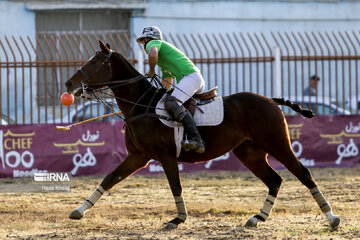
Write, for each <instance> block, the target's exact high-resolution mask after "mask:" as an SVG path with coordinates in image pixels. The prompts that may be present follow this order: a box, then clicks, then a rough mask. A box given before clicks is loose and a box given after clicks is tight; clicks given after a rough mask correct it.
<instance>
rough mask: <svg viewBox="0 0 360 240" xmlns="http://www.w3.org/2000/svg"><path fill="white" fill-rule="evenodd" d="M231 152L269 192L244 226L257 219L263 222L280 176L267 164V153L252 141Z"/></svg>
mask: <svg viewBox="0 0 360 240" xmlns="http://www.w3.org/2000/svg"><path fill="white" fill-rule="evenodd" d="M233 152H234V154H235V155H236V156H237V157H238V158H239V159H240V160H241V162H242V163H243V164H244V165H245V166H246V167H247V168H248V169H249V170H250V171H251V172H252V173H254V174H255V176H257V177H258V178H260V179H261V180H262V181H263V182H264V183H265V185H266V186H267V187H268V188H269V193H268V195H267V197H266V199H265V202H264V205H263V207H262V208H261V210H260V212H259V213H258V214H256V215H254V216H252V217H250V218H249V219H248V221H247V222H246V224H245V226H246V227H256V226H257V224H258V223H259V221H262V222H265V221H266V219H268V217H269V216H270V213H271V211H272V208H273V206H274V203H275V200H276V197H277V194H278V192H279V190H280V186H281V182H282V178H281V177H280V175H279V174H278V173H277V172H275V171H274V169H272V168H271V166H270V165H269V164H268V162H267V160H266V155H267V154H266V153H265V152H263V151H261V150H260V149H258V148H257V146H256V145H255V144H253V143H252V142H248V143H243V144H242V145H240V146H239V147H237V148H235V149H234V150H233Z"/></svg>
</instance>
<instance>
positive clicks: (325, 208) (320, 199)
mask: <svg viewBox="0 0 360 240" xmlns="http://www.w3.org/2000/svg"><path fill="white" fill-rule="evenodd" d="M310 192H311V195H312V196H313V198H314V199H315V201H316V202H317V204H318V205H319V207H320V209H321V211H322V212H323V213H325V214H326V213H328V212H330V213H331V212H332V210H331V206H330V204H329V203H328V202H327V201H326V199H325V197H324V195H323V194H322V193H321V191H320V190H319V189H318V188H317V187H314V188H312V189H310Z"/></svg>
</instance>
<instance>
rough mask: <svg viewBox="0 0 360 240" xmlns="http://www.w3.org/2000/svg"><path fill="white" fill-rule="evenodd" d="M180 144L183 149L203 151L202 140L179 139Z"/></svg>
mask: <svg viewBox="0 0 360 240" xmlns="http://www.w3.org/2000/svg"><path fill="white" fill-rule="evenodd" d="M181 146H182V148H183V149H184V150H185V151H190V150H195V152H197V153H204V152H205V144H204V141H203V140H198V141H196V140H188V139H187V138H186V139H185V140H184V141H181Z"/></svg>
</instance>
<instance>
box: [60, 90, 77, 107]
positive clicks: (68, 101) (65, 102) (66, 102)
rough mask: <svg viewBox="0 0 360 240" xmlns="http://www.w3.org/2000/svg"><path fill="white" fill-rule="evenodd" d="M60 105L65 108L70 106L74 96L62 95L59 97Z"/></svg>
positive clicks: (65, 93)
mask: <svg viewBox="0 0 360 240" xmlns="http://www.w3.org/2000/svg"><path fill="white" fill-rule="evenodd" d="M60 100H61V103H62V104H63V105H65V106H70V105H71V104H73V103H74V96H73V95H72V94H69V93H67V92H64V93H63V94H62V95H61V98H60Z"/></svg>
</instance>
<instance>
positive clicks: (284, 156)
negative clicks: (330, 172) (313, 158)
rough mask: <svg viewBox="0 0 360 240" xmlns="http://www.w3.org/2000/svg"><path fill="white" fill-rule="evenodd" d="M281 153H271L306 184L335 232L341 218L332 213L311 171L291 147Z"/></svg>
mask: <svg viewBox="0 0 360 240" xmlns="http://www.w3.org/2000/svg"><path fill="white" fill-rule="evenodd" d="M280 149H281V153H280V152H279V153H275V152H274V153H271V152H270V154H271V155H273V156H274V157H275V158H276V159H277V160H278V161H280V162H281V163H282V164H283V165H284V166H285V167H286V168H287V169H288V170H289V171H290V172H291V173H292V174H294V175H295V176H296V177H297V178H298V179H299V180H300V182H301V183H302V184H304V185H305V186H306V187H307V188H308V189H309V190H310V193H311V195H312V196H313V198H314V199H315V201H316V202H317V204H318V205H319V207H320V209H321V211H322V212H323V213H324V214H325V215H326V217H327V219H328V221H329V223H330V226H331V228H332V229H333V230H335V229H336V228H337V227H338V226H339V224H340V218H339V217H338V216H336V215H334V214H333V213H332V209H331V206H330V204H329V202H328V201H327V200H326V199H325V197H324V195H323V194H322V193H321V191H320V190H319V188H318V187H317V185H316V183H315V180H314V179H313V177H312V176H311V173H310V170H309V169H308V168H306V167H304V165H302V163H301V162H300V161H299V159H298V158H297V157H296V156H295V155H294V153H293V151H292V150H291V146H290V145H289V146H288V147H287V148H280ZM280 149H279V150H280Z"/></svg>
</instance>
